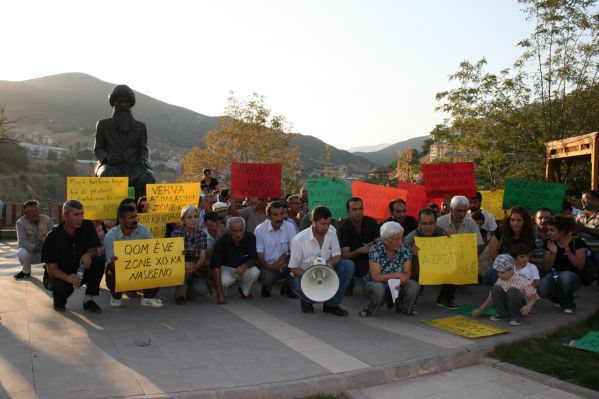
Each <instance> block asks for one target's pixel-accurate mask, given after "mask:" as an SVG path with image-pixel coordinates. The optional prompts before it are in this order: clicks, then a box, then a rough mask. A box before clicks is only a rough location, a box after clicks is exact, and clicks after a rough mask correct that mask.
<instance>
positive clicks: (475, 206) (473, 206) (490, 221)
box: [468, 191, 497, 233]
mask: <svg viewBox="0 0 599 399" xmlns="http://www.w3.org/2000/svg"><path fill="white" fill-rule="evenodd" d="M482 202H483V195H482V194H481V193H480V192H479V191H477V192H476V195H475V196H474V197H470V210H469V211H468V216H470V215H472V214H473V213H474V212H476V211H480V212H481V213H482V214H483V215H484V217H485V222H484V223H483V225H482V228H483V229H485V230H487V231H488V232H489V233H492V232H494V231H495V229H497V222H496V221H495V216H493V214H492V213H491V212H487V211H485V210H484V209H483V208H481V207H480V205H481V204H482Z"/></svg>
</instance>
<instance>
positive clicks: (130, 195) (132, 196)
mask: <svg viewBox="0 0 599 399" xmlns="http://www.w3.org/2000/svg"><path fill="white" fill-rule="evenodd" d="M127 198H131V199H132V200H134V199H135V187H129V195H127Z"/></svg>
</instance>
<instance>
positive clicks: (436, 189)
mask: <svg viewBox="0 0 599 399" xmlns="http://www.w3.org/2000/svg"><path fill="white" fill-rule="evenodd" d="M422 176H423V177H424V188H425V189H426V195H427V196H428V197H430V198H433V197H435V198H445V197H446V196H448V195H450V196H454V195H465V196H466V197H474V196H475V195H476V181H475V179H474V163H473V162H455V163H426V164H424V165H422Z"/></svg>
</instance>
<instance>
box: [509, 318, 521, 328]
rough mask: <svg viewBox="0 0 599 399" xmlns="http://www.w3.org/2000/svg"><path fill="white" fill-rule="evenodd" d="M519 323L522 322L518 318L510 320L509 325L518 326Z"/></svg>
mask: <svg viewBox="0 0 599 399" xmlns="http://www.w3.org/2000/svg"><path fill="white" fill-rule="evenodd" d="M520 324H522V322H521V321H520V320H516V319H512V320H510V326H519V325H520Z"/></svg>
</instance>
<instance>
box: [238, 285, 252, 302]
mask: <svg viewBox="0 0 599 399" xmlns="http://www.w3.org/2000/svg"><path fill="white" fill-rule="evenodd" d="M238 291H239V295H241V297H242V298H243V299H252V298H253V297H252V293H251V292H250V293H249V294H248V295H246V294H244V293H243V290H242V289H241V287H239V290H238Z"/></svg>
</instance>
